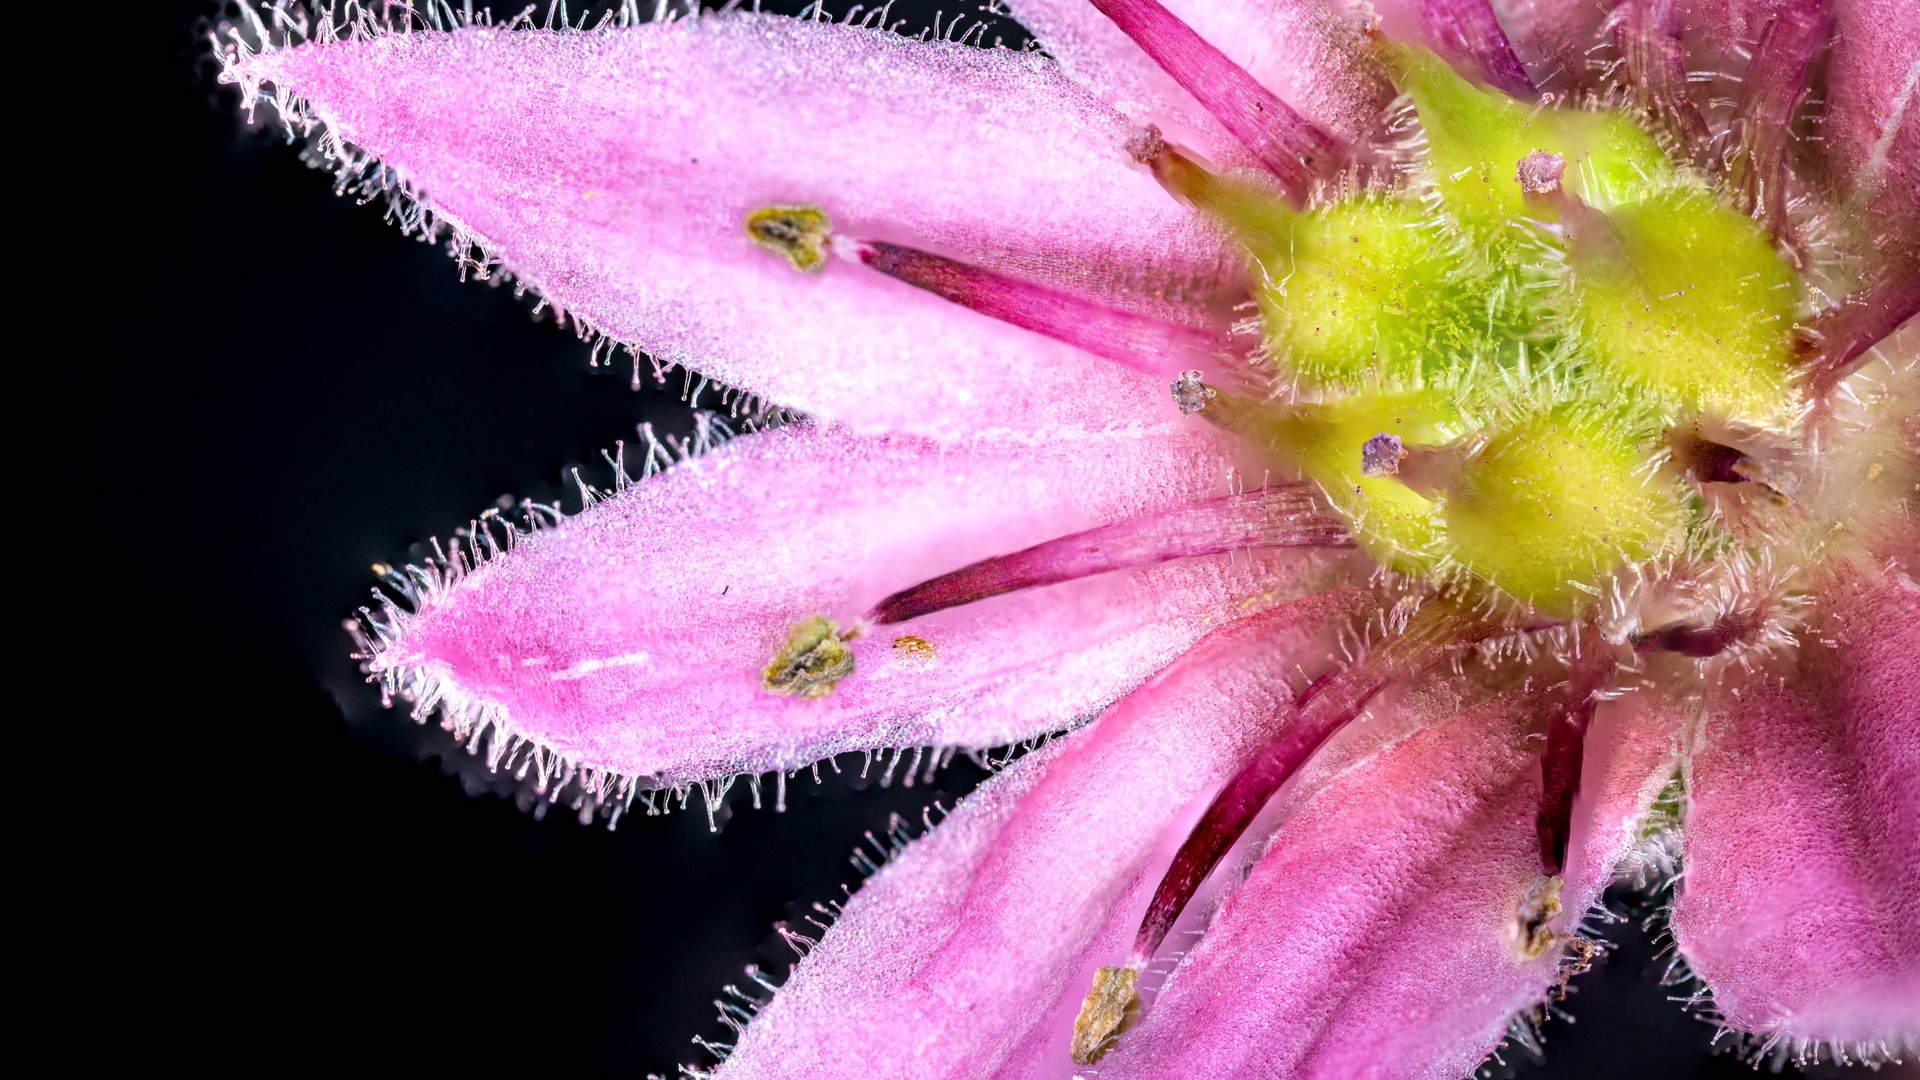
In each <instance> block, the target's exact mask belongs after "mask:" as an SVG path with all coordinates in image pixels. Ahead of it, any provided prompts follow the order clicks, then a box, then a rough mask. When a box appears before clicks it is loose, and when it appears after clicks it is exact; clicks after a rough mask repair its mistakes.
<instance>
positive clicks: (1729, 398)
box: [1572, 186, 1799, 424]
mask: <svg viewBox="0 0 1920 1080" xmlns="http://www.w3.org/2000/svg"><path fill="white" fill-rule="evenodd" d="M1608 217H1609V222H1610V224H1611V225H1612V227H1613V231H1614V234H1615V235H1616V236H1617V237H1618V239H1619V252H1618V254H1620V255H1624V261H1623V260H1622V259H1620V258H1618V257H1614V256H1610V255H1603V256H1600V257H1597V258H1590V259H1586V260H1576V264H1575V266H1574V269H1573V275H1572V296H1573V301H1574V307H1575V310H1576V313H1577V317H1578V320H1579V324H1580V329H1581V332H1582V334H1583V336H1584V339H1585V340H1584V344H1585V346H1586V348H1587V349H1588V350H1589V352H1590V353H1591V355H1592V356H1593V357H1595V358H1596V360H1597V361H1598V363H1597V364H1596V367H1597V368H1598V369H1599V370H1601V371H1602V372H1604V373H1605V374H1606V375H1609V376H1611V377H1613V378H1615V379H1617V380H1619V381H1620V382H1623V383H1625V384H1627V385H1628V386H1631V387H1635V388H1637V389H1639V390H1641V391H1642V392H1645V393H1647V394H1650V395H1651V396H1652V397H1653V398H1654V399H1655V400H1656V401H1658V402H1660V403H1662V404H1666V405H1669V406H1677V407H1679V408H1680V409H1683V410H1686V411H1690V412H1704V413H1711V414H1716V415H1718V416H1721V417H1725V418H1729V419H1740V420H1747V421H1751V422H1755V423H1761V424H1768V423H1778V422H1780V421H1782V420H1783V419H1784V418H1785V416H1786V415H1787V413H1788V412H1789V411H1790V410H1791V409H1792V406H1793V395H1792V392H1791V389H1790V384H1789V382H1788V378H1787V376H1788V369H1789V364H1790V363H1791V360H1792V347H1793V323H1794V319H1793V312H1794V307H1795V306H1796V305H1797V304H1798V302H1799V288H1798V282H1797V281H1796V280H1795V277H1794V274H1793V271H1792V270H1791V269H1789V268H1788V266H1787V264H1786V263H1785V262H1784V261H1783V260H1781V258H1780V257H1779V255H1777V254H1776V253H1775V252H1774V249H1773V244H1772V243H1771V241H1770V240H1769V239H1768V238H1767V235H1766V233H1765V232H1763V231H1762V230H1761V229H1760V227H1759V226H1758V225H1756V224H1755V223H1754V222H1753V220H1752V219H1750V218H1748V217H1746V216H1744V215H1741V214H1739V213H1736V212H1735V211H1733V210H1732V209H1730V208H1728V207H1726V206H1724V205H1722V204H1721V203H1720V202H1719V201H1717V200H1716V199H1714V198H1713V196H1712V195H1710V194H1708V193H1707V192H1705V191H1703V190H1701V189H1700V188H1697V187H1690V186H1689V187H1674V188H1671V189H1668V190H1666V191H1661V192H1657V193H1654V194H1652V195H1650V196H1648V197H1647V198H1645V199H1642V200H1640V201H1638V202H1635V203H1631V204H1629V205H1626V206H1622V207H1619V208H1618V209H1616V210H1615V211H1613V213H1611V214H1610V215H1608Z"/></svg>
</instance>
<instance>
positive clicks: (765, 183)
mask: <svg viewBox="0 0 1920 1080" xmlns="http://www.w3.org/2000/svg"><path fill="white" fill-rule="evenodd" d="M230 76H231V77H233V78H236V79H238V80H240V81H241V82H242V83H243V84H244V85H247V86H252V85H257V84H259V83H261V82H265V83H270V84H272V85H273V86H274V87H275V88H276V89H277V90H279V91H280V92H281V93H285V94H292V95H296V96H297V97H299V98H300V99H303V100H304V101H305V102H306V103H307V107H308V108H309V109H310V111H311V113H312V115H314V116H317V117H319V118H320V119H321V120H323V121H324V122H325V123H326V124H327V126H328V128H329V129H330V131H331V132H332V133H333V134H334V135H336V136H337V137H339V138H341V139H345V140H347V141H348V142H349V143H351V144H353V145H354V146H357V147H360V148H362V149H364V150H366V151H367V152H369V153H371V154H372V155H373V156H374V157H376V158H378V159H379V161H380V162H381V163H382V165H383V166H385V167H386V168H388V169H391V170H393V171H394V172H395V173H397V174H398V175H399V176H400V177H402V178H404V179H405V180H406V181H407V182H408V183H410V184H411V185H413V186H415V187H416V188H417V189H419V190H420V191H421V192H423V200H424V202H425V204H426V205H427V206H429V207H431V208H432V210H433V211H434V213H435V214H436V215H438V216H439V217H440V219H442V220H443V221H446V222H449V223H452V224H453V225H454V226H455V227H456V228H457V229H458V230H459V231H460V232H461V233H462V234H464V235H467V236H470V237H471V238H473V239H474V240H476V241H477V242H479V243H480V244H481V245H483V246H484V247H485V248H487V249H488V250H489V251H491V252H494V253H495V254H497V255H498V256H500V257H501V258H502V259H503V260H504V262H505V265H506V267H507V268H508V269H509V270H511V271H512V272H513V273H514V274H515V275H517V276H518V277H519V278H520V280H521V281H523V282H525V283H526V284H528V285H530V286H531V287H532V288H534V289H535V290H536V291H538V292H539V293H540V294H541V295H542V296H544V297H546V298H547V299H548V300H549V301H551V302H552V303H554V304H555V305H556V306H558V307H560V308H562V309H564V310H566V311H567V312H569V313H571V314H572V315H573V316H574V317H576V318H577V319H579V320H582V321H583V322H585V323H586V324H587V325H589V326H591V327H593V328H595V329H597V330H599V331H601V332H603V333H605V334H606V335H607V336H609V337H611V338H613V339H615V340H618V341H622V342H626V343H630V344H632V345H634V346H636V347H638V348H641V349H644V350H646V351H647V352H648V353H649V354H651V355H652V356H653V357H654V358H655V359H656V360H667V361H674V362H679V363H684V364H687V365H688V366H690V367H693V368H695V369H697V370H699V371H701V372H702V373H704V374H707V375H710V376H713V377H715V378H717V379H720V380H722V381H724V382H727V383H729V384H732V385H735V386H739V387H743V388H745V389H748V390H751V391H754V392H756V393H758V394H761V395H763V396H764V397H767V398H769V399H771V400H773V401H776V402H778V403H780V404H784V405H788V406H791V407H796V408H800V409H804V410H806V411H808V412H811V413H814V414H816V415H819V416H822V417H826V418H829V419H837V420H841V421H844V422H846V423H849V424H851V425H854V426H856V427H859V428H862V429H865V430H888V431H906V432H915V433H926V434H934V435H939V436H947V437H951V436H957V435H962V434H966V433H971V432H974V431H978V430H980V429H983V428H1007V429H1012V430H1016V431H1021V432H1026V431H1032V430H1037V429H1041V428H1045V427H1049V426H1055V425H1064V426H1068V427H1074V428H1099V427H1102V426H1105V425H1107V424H1109V423H1114V422H1133V421H1136V420H1139V419H1142V418H1146V417H1151V416H1157V415H1163V414H1164V415H1171V409H1172V405H1171V404H1170V403H1169V402H1168V401H1167V400H1166V398H1167V394H1166V388H1165V386H1164V385H1163V384H1162V383H1161V382H1160V381H1159V380H1156V379H1149V378H1145V377H1142V376H1140V375H1138V374H1136V373H1133V372H1129V371H1126V370H1125V369H1124V368H1122V367H1121V366H1120V365H1117V364H1114V363H1113V362H1111V361H1107V360H1101V359H1097V358H1095V357H1092V356H1090V355H1089V354H1087V353H1085V352H1082V351H1080V350H1078V349H1075V348H1073V347H1071V346H1067V345H1064V344H1061V343H1059V342H1055V341H1052V340H1050V339H1047V338H1044V337H1041V336H1040V335H1038V334H1035V333H1032V332H1030V331H1026V330H1020V329H1016V328H1013V327H1010V326H1007V325H1005V324H1002V323H999V322H996V321H994V320H993V319H990V318H987V317H985V316H982V315H978V314H975V313H973V312H970V311H967V310H965V309H963V308H960V307H958V306H956V305H953V304H951V303H948V302H946V301H944V300H941V299H939V298H937V297H934V296H931V295H929V294H927V293H925V292H922V291H920V290H917V289H914V288H912V287H910V286H908V285H905V284H902V283H900V282H897V281H893V280H891V279H889V278H887V277H886V276H885V275H882V274H878V273H875V272H872V271H869V270H866V269H864V268H861V267H858V266H852V265H830V266H827V267H826V268H825V269H824V271H823V272H822V273H819V274H807V273H802V272H800V271H797V270H795V269H794V268H793V267H791V266H789V265H788V264H787V263H786V262H785V261H783V260H782V259H781V258H780V257H779V256H777V255H775V254H772V253H769V252H767V251H764V250H761V249H760V248H758V247H756V246H755V245H754V244H753V243H752V242H751V240H750V239H749V237H748V236H747V234H746V232H745V229H744V223H745V220H746V217H747V215H748V213H749V212H751V211H753V210H755V209H758V208H761V207H764V206H768V205H774V204H812V205H817V206H819V207H821V208H823V209H825V210H826V211H827V212H828V213H829V214H830V215H831V217H832V219H833V224H834V227H835V230H836V232H838V233H840V234H843V235H847V236H853V237H858V238H861V239H866V240H880V241H889V242H898V243H903V244H908V245H911V246H914V247H918V248H922V249H926V250H930V251H934V252H936V253H938V254H944V255H948V256H951V257H954V258H958V259H961V260H963V261H967V262H971V263H976V264H979V265H982V266H986V267H988V268H991V269H997V270H1002V271H1004V272H1006V273H1008V274H1011V275H1013V276H1016V277H1022V278H1026V279H1029V280H1038V281H1041V282H1042V283H1045V284H1051V285H1054V286H1056V287H1059V288H1062V289H1066V290H1068V291H1073V292H1078V293H1082V294H1086V295H1091V296H1096V297H1101V298H1105V299H1107V300H1109V301H1111V302H1112V303H1114V304H1116V305H1118V306H1122V307H1128V308H1132V309H1137V310H1141V311H1143V312H1146V313H1151V314H1167V313H1175V314H1184V315H1185V316H1194V317H1197V316H1198V313H1199V312H1200V311H1201V309H1206V308H1209V307H1211V306H1213V305H1216V304H1217V303H1218V302H1219V301H1221V300H1222V299H1223V296H1224V294H1223V293H1222V292H1221V284H1222V282H1223V281H1225V280H1226V279H1228V278H1229V277H1231V276H1232V275H1233V274H1234V273H1236V269H1235V263H1234V261H1233V258H1232V256H1231V254H1230V252H1229V251H1228V250H1227V249H1226V248H1225V247H1224V246H1223V245H1222V244H1221V242H1220V241H1219V240H1218V238H1217V237H1216V236H1215V235H1214V234H1213V233H1212V232H1211V231H1209V230H1208V229H1207V228H1206V227H1205V226H1204V225H1203V224H1201V223H1200V222H1199V221H1198V220H1197V218H1195V217H1194V215H1193V214H1192V213H1191V212H1190V211H1188V210H1187V209H1185V208H1184V207H1182V206H1180V205H1179V204H1177V203H1176V201H1175V200H1173V199H1171V198H1169V197H1167V196H1166V195H1165V193H1164V192H1162V191H1161V190H1160V188H1159V187H1158V185H1157V184H1156V183H1155V182H1154V180H1153V178H1152V176H1151V175H1149V174H1148V173H1147V171H1146V170H1144V169H1141V168H1139V167H1138V166H1136V165H1135V164H1134V163H1133V161H1132V159H1131V158H1130V157H1129V155H1128V153H1127V150H1126V144H1127V139H1128V136H1129V134H1130V133H1131V132H1132V130H1133V127H1132V125H1130V124H1129V123H1128V122H1127V121H1126V120H1125V119H1124V118H1122V117H1121V116H1119V115H1118V114H1116V113H1114V112H1113V111H1112V110H1110V109H1109V108H1107V107H1106V106H1105V105H1103V104H1102V103H1100V102H1099V101H1098V100H1096V99H1095V98H1094V97H1093V96H1092V95H1090V94H1088V93H1087V92H1086V91H1085V90H1083V89H1081V88H1080V87H1078V86H1076V85H1074V84H1073V83H1072V82H1071V81H1069V80H1068V79H1067V78H1066V77H1065V76H1063V75H1062V74H1061V73H1060V72H1059V70H1058V68H1057V67H1056V66H1055V65H1053V64H1052V63H1051V62H1049V61H1047V60H1046V59H1044V58H1042V57H1038V56H1033V55H1025V54H1020V53H1014V52H1010V51H1004V50H1000V51H989V50H982V49H974V48H968V47H963V46H958V45H952V44H928V43H923V42H918V41H912V40H908V39H904V38H901V37H898V36H896V35H891V34H887V33H883V32H880V31H870V30H863V29H859V28H854V27H846V26H839V25H831V24H820V23H815V22H812V21H807V20H798V19H786V18H777V17H772V16H759V15H749V14H733V15H724V16H713V17H703V18H698V19H687V20H682V21H679V22H675V23H671V24H655V25H645V26H638V27H632V28H626V29H615V30H608V31H604V32H559V33H556V32H547V31H532V30H529V31H515V32H507V31H502V30H497V29H483V28H472V29H465V30H461V31H458V32H455V33H413V34H387V35H383V36H379V37H375V38H373V39H370V40H361V41H342V42H337V43H331V44H310V45H303V46H299V47H296V48H291V49H283V50H280V51H276V52H269V53H264V54H262V55H259V56H257V57H253V58H251V59H246V60H243V61H241V62H239V63H238V64H236V65H235V67H234V68H233V69H232V71H231V72H230Z"/></svg>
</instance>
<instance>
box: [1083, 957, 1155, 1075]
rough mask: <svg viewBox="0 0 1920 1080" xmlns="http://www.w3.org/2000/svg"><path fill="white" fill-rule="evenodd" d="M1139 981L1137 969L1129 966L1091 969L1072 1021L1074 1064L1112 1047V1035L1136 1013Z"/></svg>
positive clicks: (1089, 1061)
mask: <svg viewBox="0 0 1920 1080" xmlns="http://www.w3.org/2000/svg"><path fill="white" fill-rule="evenodd" d="M1139 981H1140V972H1138V971H1136V970H1135V969H1133V968H1131V967H1103V968H1101V969H1100V970H1099V971H1096V972H1094V975H1093V988H1092V989H1090V990H1088V991H1087V997H1086V1000H1085V1001H1082V1002H1081V1003H1080V1015H1079V1016H1078V1017H1076V1018H1074V1021H1073V1061H1074V1064H1076V1065H1091V1064H1093V1063H1094V1062H1096V1061H1099V1060H1100V1058H1101V1057H1102V1056H1103V1055H1104V1054H1106V1052H1107V1051H1108V1050H1110V1049H1112V1048H1113V1041H1114V1037H1115V1036H1117V1035H1119V1034H1120V1032H1121V1031H1123V1030H1125V1029H1126V1026H1127V1025H1128V1024H1129V1023H1131V1022H1132V1020H1133V1018H1134V1017H1135V1016H1136V1015H1138V1014H1139V1011H1140V993H1139V990H1138V989H1137V985H1138V983H1139Z"/></svg>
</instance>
